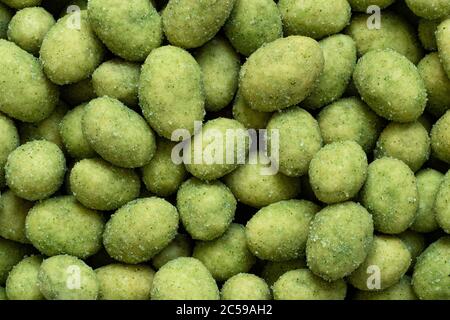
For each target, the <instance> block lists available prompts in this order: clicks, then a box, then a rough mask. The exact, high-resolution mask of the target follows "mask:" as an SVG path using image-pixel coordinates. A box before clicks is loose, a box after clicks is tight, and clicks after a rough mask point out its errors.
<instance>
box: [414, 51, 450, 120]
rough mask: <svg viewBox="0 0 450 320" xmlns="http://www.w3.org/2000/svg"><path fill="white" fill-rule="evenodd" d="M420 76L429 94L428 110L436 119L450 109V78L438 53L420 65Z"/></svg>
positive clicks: (427, 57) (425, 59)
mask: <svg viewBox="0 0 450 320" xmlns="http://www.w3.org/2000/svg"><path fill="white" fill-rule="evenodd" d="M417 68H418V69H419V73H420V76H421V77H422V79H423V81H424V83H425V88H426V89H427V92H428V104H427V108H426V110H427V111H428V112H430V113H431V114H433V115H434V116H436V117H440V116H442V115H443V114H444V113H445V112H446V111H447V110H449V109H450V94H449V92H450V78H449V77H447V74H446V73H445V70H444V68H443V67H442V64H441V62H440V60H439V55H438V53H437V52H433V53H430V54H429V55H427V56H426V57H425V58H423V59H422V60H421V61H420V63H419V65H418V66H417Z"/></svg>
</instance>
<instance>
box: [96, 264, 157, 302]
mask: <svg viewBox="0 0 450 320" xmlns="http://www.w3.org/2000/svg"><path fill="white" fill-rule="evenodd" d="M95 273H96V274H97V278H98V282H99V292H98V299H99V300H149V299H150V292H151V290H152V282H153V276H154V274H155V271H153V270H152V268H150V267H149V266H146V265H126V264H118V263H115V264H110V265H107V266H104V267H101V268H98V269H96V270H95Z"/></svg>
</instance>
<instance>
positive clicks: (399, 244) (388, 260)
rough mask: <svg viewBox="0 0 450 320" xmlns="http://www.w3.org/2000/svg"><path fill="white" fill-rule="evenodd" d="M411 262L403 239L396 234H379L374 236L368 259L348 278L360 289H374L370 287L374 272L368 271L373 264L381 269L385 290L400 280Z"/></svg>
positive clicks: (382, 283) (382, 286)
mask: <svg viewBox="0 0 450 320" xmlns="http://www.w3.org/2000/svg"><path fill="white" fill-rule="evenodd" d="M410 264H411V254H410V252H409V250H408V248H407V247H406V245H405V244H404V243H403V241H402V240H400V239H399V238H398V237H395V236H390V235H378V236H374V238H373V244H372V247H371V248H370V251H369V254H368V255H367V258H366V260H365V261H364V262H363V263H362V264H361V265H360V266H359V268H358V269H356V270H355V271H354V272H352V274H351V275H350V276H349V277H348V278H347V279H348V281H349V282H350V283H351V284H352V285H353V286H354V287H355V288H357V289H359V290H364V291H370V290H373V289H371V288H369V285H370V284H372V283H371V281H370V279H369V278H370V277H371V276H372V273H371V272H367V271H368V270H369V271H370V267H371V266H377V267H378V268H379V271H380V273H379V276H380V288H379V289H380V290H384V289H386V288H389V287H390V286H392V285H394V284H396V283H397V282H398V281H400V279H401V278H402V277H403V275H404V274H405V273H406V271H407V270H408V268H409V265H410Z"/></svg>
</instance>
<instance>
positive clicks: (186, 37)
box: [162, 0, 236, 49]
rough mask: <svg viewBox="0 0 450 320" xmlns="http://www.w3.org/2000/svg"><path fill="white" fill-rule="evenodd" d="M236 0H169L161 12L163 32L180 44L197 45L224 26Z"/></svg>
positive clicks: (172, 42) (174, 42)
mask: <svg viewBox="0 0 450 320" xmlns="http://www.w3.org/2000/svg"><path fill="white" fill-rule="evenodd" d="M235 2H236V0H222V1H216V0H170V1H169V3H168V4H167V6H166V7H165V8H164V10H163V12H162V23H163V29H164V34H165V35H166V37H167V40H169V42H170V43H171V44H172V45H174V46H177V47H181V48H186V49H188V48H197V47H201V46H202V45H203V44H205V43H206V42H208V41H209V40H211V39H212V38H213V37H214V36H215V35H216V33H217V32H218V31H219V30H220V28H221V27H222V26H223V24H224V23H225V21H226V20H227V18H228V16H229V15H230V13H231V10H232V9H233V6H234V3H235Z"/></svg>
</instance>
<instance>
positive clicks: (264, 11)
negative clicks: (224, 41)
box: [224, 0, 283, 56]
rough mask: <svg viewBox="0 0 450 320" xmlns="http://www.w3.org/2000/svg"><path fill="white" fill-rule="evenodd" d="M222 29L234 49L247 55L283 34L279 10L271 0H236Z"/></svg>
mask: <svg viewBox="0 0 450 320" xmlns="http://www.w3.org/2000/svg"><path fill="white" fill-rule="evenodd" d="M224 31H225V35H226V36H227V38H228V40H230V42H231V44H232V45H233V47H234V48H235V49H236V51H237V52H239V53H241V54H243V55H244V56H249V55H251V54H252V53H253V52H255V51H256V50H257V49H258V48H259V47H261V46H262V45H264V44H265V43H269V42H272V41H274V40H276V39H278V38H281V37H282V36H283V24H282V21H281V15H280V11H279V10H278V7H277V5H276V3H275V2H274V1H273V0H236V3H235V5H234V7H233V11H231V14H230V17H229V18H228V20H227V22H226V23H225V25H224Z"/></svg>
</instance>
